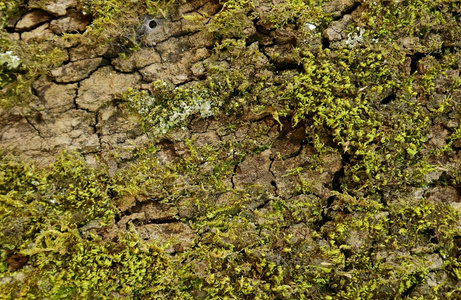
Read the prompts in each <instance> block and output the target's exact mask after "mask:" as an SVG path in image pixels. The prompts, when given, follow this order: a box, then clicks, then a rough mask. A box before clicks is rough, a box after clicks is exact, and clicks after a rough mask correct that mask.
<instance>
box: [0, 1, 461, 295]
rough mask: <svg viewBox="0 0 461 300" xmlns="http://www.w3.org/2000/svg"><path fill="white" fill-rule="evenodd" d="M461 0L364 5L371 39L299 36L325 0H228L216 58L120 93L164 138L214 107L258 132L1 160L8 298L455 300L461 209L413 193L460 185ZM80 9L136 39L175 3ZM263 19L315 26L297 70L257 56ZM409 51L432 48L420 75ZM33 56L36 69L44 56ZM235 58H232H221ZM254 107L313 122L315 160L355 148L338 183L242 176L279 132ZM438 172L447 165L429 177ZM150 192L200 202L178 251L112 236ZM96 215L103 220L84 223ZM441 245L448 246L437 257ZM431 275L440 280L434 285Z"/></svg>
mask: <svg viewBox="0 0 461 300" xmlns="http://www.w3.org/2000/svg"><path fill="white" fill-rule="evenodd" d="M319 4H320V5H319ZM457 4H458V3H457V2H456V1H432V2H427V1H403V2H401V3H399V5H397V4H396V3H393V2H392V3H390V2H389V1H375V4H373V5H372V4H371V2H370V3H368V2H367V3H363V4H362V8H361V9H363V11H362V14H361V15H360V16H359V17H358V20H359V21H361V22H362V24H357V25H360V26H361V27H363V28H364V29H365V31H364V33H363V40H362V41H361V42H360V43H357V44H356V45H354V46H353V47H349V46H348V45H341V44H339V45H336V46H335V47H332V49H323V48H315V47H312V45H309V43H307V42H302V39H304V38H306V39H311V40H314V39H319V38H320V33H321V31H322V30H323V29H324V27H326V26H327V25H328V24H329V23H330V22H331V20H332V19H331V17H329V16H324V15H323V13H322V11H321V7H322V6H321V5H323V4H322V3H317V2H315V3H314V2H313V1H309V2H299V1H287V2H284V3H283V4H280V5H278V6H273V7H270V13H267V15H265V14H264V13H261V12H260V11H258V10H257V9H258V5H259V4H258V3H254V2H245V1H243V2H242V1H227V2H225V3H223V9H222V11H221V12H220V13H218V15H217V16H216V18H215V20H214V22H213V23H212V25H210V27H209V28H207V29H209V30H211V31H212V32H214V33H215V36H216V37H218V38H219V39H220V41H219V43H218V44H217V45H216V47H215V49H214V52H213V55H212V57H210V58H209V59H208V60H207V61H206V62H204V66H205V67H206V70H207V76H208V77H207V79H206V80H204V81H202V82H198V83H193V84H186V85H183V86H181V87H179V88H177V89H175V88H174V87H170V86H168V85H166V84H163V83H162V82H159V83H156V84H155V85H154V87H153V88H152V90H150V91H148V92H141V91H136V90H128V91H127V92H126V93H124V94H122V95H120V96H119V97H118V98H120V99H121V100H126V101H129V102H130V105H131V108H132V110H133V111H134V112H135V113H137V114H138V115H140V116H141V119H142V122H143V126H144V130H145V131H146V133H148V134H149V135H150V136H151V137H153V139H154V140H161V138H164V137H166V138H168V136H169V134H171V135H172V136H174V134H177V132H175V130H177V129H178V128H180V127H183V126H187V125H188V124H189V123H190V120H191V119H192V118H197V117H202V118H207V117H210V116H217V117H219V118H220V119H221V121H220V122H221V123H220V125H222V128H219V129H217V130H216V132H217V133H218V134H219V135H220V136H225V134H226V133H236V132H238V129H239V128H240V127H241V126H242V127H243V126H248V128H249V130H247V131H245V135H246V136H245V138H244V139H243V140H242V141H234V140H233V139H230V140H228V141H224V139H223V141H217V142H215V143H212V144H209V145H203V144H202V145H200V146H198V145H197V142H196V140H195V139H194V137H192V138H191V139H187V140H184V141H183V142H184V145H183V146H182V148H183V149H182V150H181V151H182V152H181V155H178V156H177V157H175V158H173V159H171V160H169V161H164V160H161V159H159V154H158V152H157V150H158V149H156V147H155V146H152V147H147V148H141V149H138V152H137V153H136V155H135V158H134V159H133V161H131V162H129V163H126V164H125V165H123V167H122V168H121V169H120V170H119V171H117V172H116V173H115V174H113V176H112V177H110V176H109V175H108V173H107V170H105V169H104V167H102V168H100V169H92V168H90V167H88V166H87V165H86V163H85V162H84V160H83V158H81V157H80V156H78V155H69V154H63V155H62V156H60V157H59V158H58V160H57V161H56V163H55V164H54V165H53V166H52V167H51V168H50V169H43V170H42V169H40V170H39V169H36V168H34V167H33V166H32V165H27V164H24V163H21V162H18V161H17V160H15V159H13V158H11V157H7V156H2V158H1V160H0V170H1V171H0V220H1V222H0V224H1V225H0V248H1V249H0V272H1V273H0V274H1V276H2V277H3V278H4V280H2V289H0V290H1V291H2V292H1V293H3V294H1V297H17V298H19V297H23V298H27V297H32V296H31V295H35V296H36V297H42V298H53V299H58V298H76V299H78V298H92V297H94V298H114V297H122V298H123V297H126V298H149V299H150V298H156V297H157V298H162V299H226V298H227V299H376V298H383V299H387V298H395V297H400V298H405V297H407V298H415V299H416V298H418V297H424V296H427V295H434V297H439V298H440V297H444V296H445V297H447V298H449V297H456V296H457V295H458V294H459V288H458V287H459V279H460V278H461V275H460V274H461V271H460V270H461V266H460V264H459V259H458V257H459V242H458V241H457V240H458V237H459V234H460V233H459V229H458V223H459V215H458V213H457V212H456V211H454V209H453V208H451V207H450V206H449V205H448V204H446V203H442V202H437V201H434V200H431V201H429V200H428V199H426V198H424V196H422V197H419V198H418V197H415V196H414V195H412V191H414V188H415V186H421V187H422V188H423V189H430V188H431V187H432V185H440V184H442V183H443V184H446V185H449V186H453V187H455V188H456V187H457V186H458V184H459V182H460V178H461V177H460V175H459V168H458V164H459V162H457V161H456V160H453V161H451V162H450V164H451V165H449V166H438V165H436V164H435V163H434V161H436V160H438V159H440V162H442V163H443V162H445V161H448V158H447V157H449V155H451V153H454V152H453V151H455V150H456V149H457V144H458V142H459V139H460V129H459V128H460V127H459V122H460V115H459V109H458V108H459V107H458V106H459V105H458V104H457V98H456V97H457V96H456V95H457V93H459V87H460V81H459V78H458V77H459V74H455V75H453V72H451V71H456V70H458V68H459V66H458V63H457V61H458V60H459V54H458V52H457V50H458V49H457V48H456V47H454V48H452V49H451V48H450V49H442V48H443V47H442V46H441V44H440V43H439V42H437V41H438V40H439V39H438V38H442V37H443V39H445V40H446V41H447V43H455V42H456V36H459V35H456V34H457V32H458V31H459V26H457V25H458V23H459V22H458V21H456V8H457ZM83 5H86V6H82V9H83V10H84V11H87V12H88V13H91V14H92V15H93V17H94V18H95V20H94V22H93V26H92V28H91V30H90V31H89V32H90V33H91V34H94V36H98V35H101V36H106V37H107V38H108V40H112V41H114V39H116V38H117V37H121V36H124V37H126V38H127V39H128V40H130V39H131V35H130V34H132V33H130V32H131V31H132V29H133V28H135V24H137V22H138V21H139V19H138V18H137V16H134V14H143V13H144V12H149V13H151V14H153V13H154V11H152V10H156V13H160V14H162V13H165V12H166V11H167V10H166V9H163V6H162V5H163V4H156V3H153V2H142V3H141V2H139V3H130V4H129V6H130V8H131V9H128V10H127V11H128V14H127V15H126V16H123V15H124V12H125V10H123V9H121V3H120V2H118V1H106V2H104V3H102V2H101V1H99V2H98V1H86V2H84V4H83ZM263 16H265V17H266V19H264V20H262V21H261V22H263V21H267V22H270V25H267V24H264V25H267V26H268V28H273V29H275V28H278V29H282V30H283V29H285V28H301V27H302V26H303V24H305V23H309V24H315V25H316V26H318V27H317V29H315V32H311V33H309V32H308V31H307V29H306V31H305V32H301V33H300V36H298V37H297V38H298V42H297V44H296V47H297V49H296V53H297V54H298V58H297V59H298V60H297V63H299V68H298V69H297V68H293V69H292V70H285V71H280V70H277V68H276V66H274V65H273V64H272V63H271V62H268V63H264V64H262V67H261V68H255V67H254V66H255V65H256V64H257V63H258V60H259V59H261V57H262V55H261V52H260V49H259V48H258V45H257V44H251V41H252V40H251V35H252V31H251V27H252V26H253V25H254V22H255V21H256V20H257V17H260V18H262V17H263ZM382 16H384V17H382ZM457 22H458V23H457ZM113 23H114V24H118V25H121V24H125V25H127V26H126V28H128V29H127V31H123V32H122V34H121V35H120V34H119V33H116V32H114V31H111V29H110V28H109V27H110V26H111V24H113ZM261 24H262V23H261ZM455 25H456V26H455ZM130 26H132V27H130ZM350 27H351V28H348V29H347V30H349V31H350V32H352V30H355V28H354V26H350ZM457 27H458V28H457ZM90 33H88V36H91V34H90ZM406 36H411V37H414V38H416V39H417V43H418V44H417V45H416V46H415V47H413V48H412V49H407V48H406V47H403V46H402V45H398V44H396V43H395V42H394V41H395V40H396V38H399V37H406ZM376 39H378V42H376ZM415 41H416V40H415ZM415 43H416V42H415ZM248 44H251V45H250V46H247V45H248ZM8 45H9V46H8V47H10V48H8V47H6V48H5V49H2V50H4V51H9V50H12V51H13V53H20V52H14V50H15V49H16V48H15V47H16V46H17V45H15V44H14V43H10V44H8ZM18 49H19V48H18ZM17 51H20V50H17ZM55 51H57V50H55ZM431 51H432V52H431ZM414 53H424V54H425V57H424V60H423V59H421V60H420V61H419V67H418V69H419V70H418V72H414V73H411V74H410V73H409V71H411V63H410V62H409V61H408V57H410V56H411V55H413V54H414ZM18 55H19V54H18ZM410 58H411V57H410ZM24 59H25V58H23V57H21V60H23V62H24V64H25V66H28V67H27V68H29V69H30V68H31V67H30V66H31V65H33V63H28V62H25V60H24ZM223 60H226V61H227V63H228V64H229V65H230V66H231V68H227V67H223V66H222V64H220V63H219V61H223ZM259 61H260V60H259ZM423 63H424V64H423ZM45 64H46V65H47V66H48V67H49V66H51V65H53V63H52V62H51V61H48V62H46V63H45ZM43 68H45V67H43ZM37 69H39V70H41V71H42V67H40V66H39V65H37ZM409 69H410V70H409ZM423 70H424V72H423ZM41 71H40V72H41ZM37 72H38V71H37ZM419 72H421V74H420V73H419ZM456 72H457V71H456ZM458 73H459V72H458ZM34 74H39V73H34ZM34 76H35V75H34ZM18 77H19V75H18ZM12 78H15V77H12ZM30 78H33V76H32V75H31V77H30ZM15 79H17V81H18V82H19V79H18V78H15ZM8 80H9V79H8ZM440 95H443V96H440ZM251 110H252V111H254V112H266V113H270V114H272V117H273V119H275V120H277V121H278V122H279V123H280V124H282V122H287V120H288V121H290V120H291V121H292V123H293V125H299V126H303V128H306V131H305V140H304V141H303V143H304V144H303V145H302V147H307V146H309V147H310V146H312V147H313V149H315V153H314V154H313V155H312V156H310V157H306V158H303V159H306V160H309V161H310V162H312V163H311V164H310V165H309V167H311V168H312V169H315V170H317V171H318V172H319V173H322V172H323V170H328V169H329V168H328V166H327V164H328V161H327V160H326V159H324V158H325V157H326V156H327V155H328V154H331V153H340V154H341V155H343V160H342V171H339V172H338V173H337V174H334V175H333V174H330V175H331V176H332V177H334V179H333V181H334V182H333V183H331V184H329V185H328V186H325V188H330V189H332V191H331V194H328V193H326V195H327V196H324V197H323V198H322V197H319V196H316V195H314V194H312V190H313V188H312V186H310V184H311V183H310V182H309V183H307V182H303V181H302V180H300V182H301V184H300V188H299V189H298V190H297V191H296V193H295V195H288V196H286V197H280V196H277V195H276V194H273V193H270V192H268V191H266V190H265V189H263V188H261V187H258V186H256V185H253V186H251V187H248V188H245V189H238V188H235V187H233V185H232V184H231V183H229V182H230V181H231V180H230V178H231V177H232V175H233V174H234V169H235V167H236V165H238V164H239V163H240V162H242V160H243V159H244V158H245V157H252V156H253V155H257V154H258V153H260V152H261V151H264V150H265V149H271V147H272V146H273V144H272V143H273V138H272V137H270V136H269V131H270V126H265V125H263V124H257V125H254V124H248V122H245V121H241V120H240V121H239V114H240V113H241V112H242V111H244V112H248V111H251ZM224 119H228V123H226V122H227V121H224ZM449 121H452V123H455V125H450V127H448V126H447V127H446V129H447V131H448V132H449V134H448V139H447V141H446V144H445V145H442V146H440V145H439V144H436V143H430V142H429V138H430V133H431V131H432V130H433V128H432V126H433V125H436V124H448V122H449ZM456 122H457V123H456ZM293 127H294V126H293ZM284 130H287V129H286V127H284ZM283 134H285V132H283ZM305 144H309V145H305ZM453 149H454V150H453ZM451 157H453V156H451ZM289 158H291V157H288V158H282V157H278V158H277V157H276V158H273V159H274V161H275V160H277V159H279V160H284V159H289ZM441 168H443V171H444V172H445V174H444V176H443V177H441V179H439V180H437V179H430V177H428V176H426V175H428V174H429V175H430V173H431V172H433V171H434V170H439V171H440V169H441ZM304 171H305V170H304V168H303V167H301V166H300V167H295V168H294V169H291V170H288V171H287V174H286V177H290V178H293V179H296V176H298V175H299V176H300V174H302V172H304ZM301 179H302V178H301ZM431 180H432V181H431ZM133 198H134V199H135V200H133ZM146 198H148V199H155V200H158V201H161V202H164V203H169V204H171V205H175V206H177V207H181V208H186V209H187V210H188V213H187V214H186V215H185V217H184V218H183V220H182V221H183V222H188V224H189V225H190V226H191V227H192V228H193V229H194V230H195V232H196V235H195V238H194V241H193V245H192V246H191V247H190V248H187V249H184V251H183V252H178V253H175V255H168V254H166V253H164V252H163V250H162V249H163V247H165V246H164V245H156V244H155V243H152V242H147V241H141V240H140V239H139V238H138V237H137V236H136V233H135V231H134V230H131V229H129V230H127V231H125V230H124V231H117V230H115V232H116V233H117V234H115V237H114V238H113V240H105V239H104V238H102V237H103V236H105V235H104V231H105V230H113V227H111V225H110V224H112V222H115V216H117V215H118V213H119V210H122V208H126V206H127V205H128V204H127V203H125V202H126V201H138V202H136V203H135V204H139V202H141V201H142V199H146ZM129 204H133V203H132V202H130V203H129ZM93 224H98V225H97V226H96V228H95V229H92V230H90V229H88V228H89V227H91V226H89V225H93ZM87 225H88V226H87ZM85 226H86V227H85ZM114 226H115V225H114ZM128 226H129V228H130V226H131V225H130V224H128ZM98 234H99V235H98ZM12 254H21V255H23V256H27V257H28V258H29V262H28V264H27V265H26V267H24V268H23V269H20V270H18V271H13V270H8V263H7V260H8V258H9V257H11V255H12ZM434 257H436V259H435V260H436V261H437V258H439V259H441V260H442V263H441V266H437V267H436V268H435V269H434V267H433V266H432V263H433V262H434ZM433 278H436V280H437V285H436V286H432V285H431V286H429V285H428V282H429V281H428V280H433ZM21 280H22V281H21ZM424 289H426V290H424Z"/></svg>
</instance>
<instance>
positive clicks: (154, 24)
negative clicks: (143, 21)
mask: <svg viewBox="0 0 461 300" xmlns="http://www.w3.org/2000/svg"><path fill="white" fill-rule="evenodd" d="M155 27H157V22H156V21H155V20H151V21H149V28H150V29H154V28H155Z"/></svg>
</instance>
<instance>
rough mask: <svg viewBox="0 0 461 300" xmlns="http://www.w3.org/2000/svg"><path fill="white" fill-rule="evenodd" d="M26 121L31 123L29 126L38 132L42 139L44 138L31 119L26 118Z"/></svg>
mask: <svg viewBox="0 0 461 300" xmlns="http://www.w3.org/2000/svg"><path fill="white" fill-rule="evenodd" d="M24 119H26V121H27V123H29V125H30V126H31V127H32V128H33V129H34V130H35V131H37V133H38V136H39V137H41V138H43V136H42V133H41V132H40V130H39V129H38V128H37V127H35V125H34V124H33V123H32V122H31V121H30V120H29V118H28V117H24Z"/></svg>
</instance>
